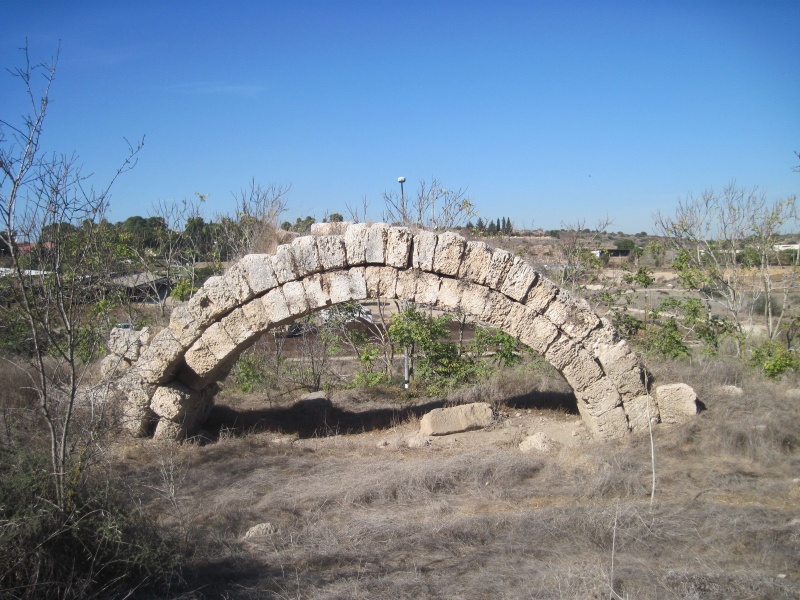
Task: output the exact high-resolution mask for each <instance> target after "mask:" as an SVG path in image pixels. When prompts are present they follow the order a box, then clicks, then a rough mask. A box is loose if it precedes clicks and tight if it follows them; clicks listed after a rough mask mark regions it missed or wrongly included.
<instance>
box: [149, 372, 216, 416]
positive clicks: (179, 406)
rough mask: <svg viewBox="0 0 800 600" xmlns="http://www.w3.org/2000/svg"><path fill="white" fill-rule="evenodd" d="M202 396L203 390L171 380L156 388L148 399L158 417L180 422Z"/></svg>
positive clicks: (197, 403) (194, 408)
mask: <svg viewBox="0 0 800 600" xmlns="http://www.w3.org/2000/svg"><path fill="white" fill-rule="evenodd" d="M202 398H203V392H198V391H196V390H193V389H191V388H188V387H186V386H185V385H183V384H181V383H176V382H172V383H169V384H167V385H162V386H159V387H158V388H157V389H156V391H155V393H154V394H153V398H152V400H150V408H151V409H152V410H153V412H154V413H156V414H157V415H158V416H159V417H162V418H165V419H169V420H171V421H178V422H180V421H182V420H183V418H184V417H185V416H186V415H187V414H188V413H191V412H193V411H194V410H196V409H197V407H198V405H199V404H200V403H201V401H202Z"/></svg>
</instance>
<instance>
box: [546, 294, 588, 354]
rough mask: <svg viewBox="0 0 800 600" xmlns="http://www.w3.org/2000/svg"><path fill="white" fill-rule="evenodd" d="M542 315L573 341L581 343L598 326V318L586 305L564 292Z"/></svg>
mask: <svg viewBox="0 0 800 600" xmlns="http://www.w3.org/2000/svg"><path fill="white" fill-rule="evenodd" d="M544 315H545V316H546V317H547V318H548V319H550V322H552V323H553V324H554V325H556V326H557V327H559V328H560V329H561V330H562V331H563V332H564V333H566V334H567V335H568V336H570V337H571V338H572V339H573V340H575V341H582V340H583V339H584V338H586V336H588V335H589V333H590V332H591V331H592V330H593V329H595V328H596V327H597V326H598V325H600V318H599V317H598V316H597V315H595V314H594V313H593V312H592V310H591V308H589V305H588V303H587V302H586V301H585V300H583V299H582V298H576V297H575V296H573V295H572V294H570V293H569V292H567V291H566V290H561V291H560V292H558V294H557V295H556V296H555V297H554V298H553V300H552V301H551V302H549V303H548V305H547V309H546V310H545V311H544Z"/></svg>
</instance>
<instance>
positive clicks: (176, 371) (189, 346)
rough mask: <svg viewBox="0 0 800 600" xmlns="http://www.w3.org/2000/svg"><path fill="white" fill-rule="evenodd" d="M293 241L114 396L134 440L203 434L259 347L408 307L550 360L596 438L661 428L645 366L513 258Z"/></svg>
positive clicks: (167, 333) (451, 240)
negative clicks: (269, 337) (230, 381)
mask: <svg viewBox="0 0 800 600" xmlns="http://www.w3.org/2000/svg"><path fill="white" fill-rule="evenodd" d="M329 229H330V231H328V232H325V234H324V235H312V236H304V237H300V238H296V239H295V240H293V241H292V242H291V243H290V244H283V245H281V246H279V247H278V248H277V249H276V251H275V253H274V254H252V255H248V256H245V257H244V258H242V259H241V260H240V261H238V262H237V263H236V264H234V265H233V266H231V268H230V269H228V271H227V272H226V273H225V274H224V275H222V276H217V277H212V278H210V279H209V280H207V281H206V283H205V284H204V285H203V287H202V288H201V289H200V290H198V292H197V293H196V294H195V295H194V296H193V297H192V298H191V299H190V300H189V302H188V303H187V304H186V305H184V306H179V307H176V308H175V309H174V310H173V312H172V315H171V317H170V322H169V326H168V327H167V328H166V329H164V330H162V331H161V332H159V333H158V334H157V335H156V336H154V337H153V338H152V340H151V341H150V342H149V344H147V345H146V346H145V347H143V349H142V350H141V352H140V353H139V358H138V360H137V361H136V362H135V363H133V365H132V368H131V369H130V371H129V372H127V373H126V374H125V376H124V377H123V378H122V380H121V381H120V384H119V385H118V388H119V389H120V391H121V392H122V393H123V395H125V396H126V397H127V399H128V401H127V404H126V407H125V413H126V416H127V418H128V419H129V421H130V428H131V430H132V431H133V432H134V433H135V434H137V435H145V434H147V433H148V432H152V431H153V423H154V422H157V426H156V427H155V432H156V435H159V436H167V437H176V436H183V435H187V434H191V433H192V432H193V430H194V429H196V428H197V427H199V426H200V424H201V423H202V419H204V418H205V416H204V415H205V414H206V413H205V412H204V411H207V409H208V408H209V407H210V406H211V404H212V403H213V396H214V394H215V393H216V390H217V385H216V383H217V381H219V380H220V379H221V378H222V377H224V376H225V375H227V373H228V372H229V370H230V369H231V367H232V365H233V364H234V362H235V360H236V358H237V357H238V356H239V355H240V354H241V352H243V351H244V350H245V349H246V348H248V347H249V346H250V345H251V344H252V343H253V342H254V341H255V340H256V339H257V338H258V336H259V335H261V334H262V333H264V332H265V331H268V330H269V329H272V328H274V327H279V326H282V325H285V324H287V323H290V322H292V321H294V320H296V319H299V318H301V317H303V316H305V315H308V314H309V313H311V312H314V311H317V310H320V309H323V308H325V307H328V306H333V305H336V304H341V303H343V302H349V301H362V300H365V299H367V298H384V299H398V300H406V301H413V302H416V303H419V304H424V305H429V306H435V307H439V308H442V309H446V310H450V311H457V312H460V313H462V314H464V315H465V316H467V317H468V318H469V319H471V320H473V321H475V322H478V323H482V324H487V325H491V326H493V327H497V328H499V329H502V330H503V331H505V332H507V333H508V334H509V335H512V336H514V337H515V338H517V339H519V340H520V341H521V342H522V343H523V344H526V345H527V346H529V347H531V348H532V349H533V350H535V351H536V352H538V353H539V354H541V355H542V356H543V357H544V358H545V359H546V360H548V361H549V362H550V363H551V364H552V365H553V366H554V367H555V368H556V369H558V371H559V372H560V373H561V374H562V375H563V376H564V378H565V380H566V381H567V382H568V383H569V385H570V386H571V387H572V388H573V390H574V392H575V396H576V398H577V400H578V409H579V411H580V413H581V415H582V416H583V418H584V421H585V422H586V423H587V425H588V426H589V428H590V429H591V430H592V431H593V432H594V433H595V434H596V435H598V436H602V437H619V436H620V435H622V434H624V433H625V432H626V431H628V430H629V429H631V428H632V429H641V428H642V427H645V426H648V425H649V422H650V421H648V419H652V418H653V416H654V415H655V418H656V419H657V418H658V406H657V402H656V401H655V400H654V398H653V396H651V395H650V394H649V388H648V382H647V380H646V378H645V376H644V370H643V368H642V365H641V361H640V359H639V357H638V356H637V355H636V354H635V353H634V352H633V351H632V350H631V349H630V348H629V347H628V346H627V344H626V343H625V341H624V340H620V339H619V338H618V336H617V333H616V331H615V329H614V327H613V326H612V324H611V323H610V322H609V321H607V320H606V319H603V318H601V317H599V316H598V315H597V314H596V313H595V312H594V311H593V310H592V309H591V307H590V306H589V304H588V303H587V302H586V301H585V300H583V299H581V298H577V297H575V296H573V295H572V294H570V293H568V292H567V291H565V290H562V289H560V288H558V286H556V285H555V284H554V283H553V282H551V281H549V280H548V279H546V278H545V277H543V276H542V275H541V274H540V273H539V272H537V271H536V270H535V269H534V268H533V267H532V266H531V265H530V264H529V263H527V262H526V261H524V260H522V259H521V258H520V257H518V256H514V255H513V254H512V253H510V252H508V251H506V250H503V249H499V248H494V249H493V248H491V247H489V246H488V245H487V244H486V243H484V242H480V241H467V240H465V239H464V238H463V237H461V236H459V235H457V234H455V233H452V232H441V233H437V232H432V231H426V230H417V231H412V230H411V229H409V228H406V227H390V226H389V225H386V224H384V223H378V224H372V225H369V224H364V223H360V224H350V225H349V226H347V227H343V228H342V230H341V231H340V232H338V233H331V231H333V228H329Z"/></svg>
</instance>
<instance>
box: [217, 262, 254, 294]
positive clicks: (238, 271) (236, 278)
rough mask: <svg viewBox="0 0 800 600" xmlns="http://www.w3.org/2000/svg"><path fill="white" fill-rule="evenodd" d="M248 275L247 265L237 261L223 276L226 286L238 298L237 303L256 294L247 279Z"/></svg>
mask: <svg viewBox="0 0 800 600" xmlns="http://www.w3.org/2000/svg"><path fill="white" fill-rule="evenodd" d="M247 275H248V273H247V271H246V269H245V266H244V265H242V264H241V263H238V262H237V263H235V264H234V265H233V266H231V267H230V268H229V269H228V270H227V271H226V272H225V274H224V275H223V276H222V279H223V280H224V285H225V287H226V288H227V289H228V291H229V292H231V294H233V297H234V298H236V303H237V304H242V303H243V302H247V301H248V300H250V298H252V297H253V296H254V295H255V294H254V293H253V290H252V288H251V287H250V284H249V283H248V281H247Z"/></svg>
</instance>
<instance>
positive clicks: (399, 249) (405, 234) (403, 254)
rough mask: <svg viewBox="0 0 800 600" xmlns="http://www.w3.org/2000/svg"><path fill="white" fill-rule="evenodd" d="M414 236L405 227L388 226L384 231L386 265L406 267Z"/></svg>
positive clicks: (399, 267)
mask: <svg viewBox="0 0 800 600" xmlns="http://www.w3.org/2000/svg"><path fill="white" fill-rule="evenodd" d="M413 240H414V236H413V235H412V233H411V230H410V229H408V228H407V227H390V228H389V230H388V231H387V232H386V266H388V267H396V268H398V269H406V268H408V265H409V261H410V259H411V245H412V242H413Z"/></svg>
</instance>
